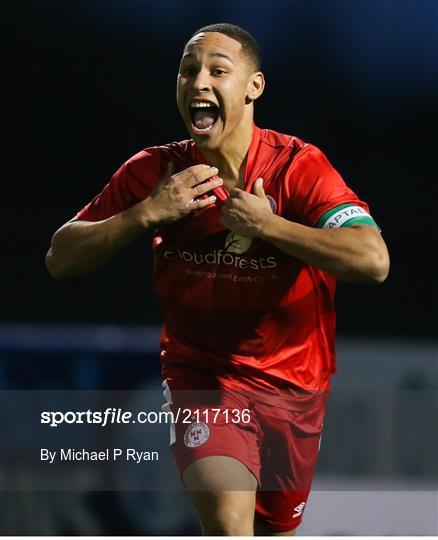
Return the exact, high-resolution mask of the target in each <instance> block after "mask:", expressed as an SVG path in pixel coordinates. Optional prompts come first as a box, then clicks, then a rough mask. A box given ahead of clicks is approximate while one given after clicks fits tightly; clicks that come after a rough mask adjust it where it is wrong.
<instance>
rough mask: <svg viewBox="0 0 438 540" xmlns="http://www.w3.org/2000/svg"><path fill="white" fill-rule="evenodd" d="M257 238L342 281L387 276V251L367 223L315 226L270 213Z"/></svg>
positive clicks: (380, 238) (363, 280)
mask: <svg viewBox="0 0 438 540" xmlns="http://www.w3.org/2000/svg"><path fill="white" fill-rule="evenodd" d="M259 237H260V238H263V239H264V240H266V241H268V242H271V243H272V244H274V245H275V246H276V247H278V248H279V249H281V250H282V251H284V252H286V253H288V254H289V255H292V256H293V257H296V258H297V259H300V260H301V261H303V262H305V263H307V264H312V265H313V266H316V267H317V268H320V269H321V270H323V271H324V272H327V273H328V274H331V275H332V276H334V277H335V278H337V279H339V280H341V281H358V282H369V283H382V282H383V281H384V280H385V279H386V277H387V276H388V272H389V256H388V250H387V248H386V245H385V242H384V241H383V239H382V236H381V234H380V232H379V231H378V229H377V228H376V227H373V226H370V225H353V226H351V227H344V228H338V229H318V228H314V227H307V226H306V225H300V224H299V223H294V222H292V221H288V220H287V219H284V218H282V217H280V216H277V215H275V214H271V216H270V217H269V219H267V220H266V221H265V223H264V224H263V225H261V227H260V232H259Z"/></svg>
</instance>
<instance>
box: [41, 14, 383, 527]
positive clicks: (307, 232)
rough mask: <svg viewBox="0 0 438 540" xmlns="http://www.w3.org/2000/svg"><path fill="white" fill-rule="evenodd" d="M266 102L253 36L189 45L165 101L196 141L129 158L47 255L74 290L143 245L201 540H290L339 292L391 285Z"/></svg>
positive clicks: (329, 174)
mask: <svg viewBox="0 0 438 540" xmlns="http://www.w3.org/2000/svg"><path fill="white" fill-rule="evenodd" d="M264 85H265V81H264V77H263V73H262V72H261V71H260V52H259V47H258V45H257V43H256V41H255V40H254V38H253V37H252V36H251V35H250V34H249V33H247V32H246V31H245V30H243V29H241V28H239V27H237V26H234V25H230V24H215V25H211V26H208V27H204V28H201V29H200V30H198V31H197V32H195V33H194V34H193V36H192V37H191V39H190V40H189V41H188V43H187V44H186V46H185V49H184V52H183V55H182V59H181V63H180V66H179V72H178V84H177V103H178V108H179V111H180V113H181V116H182V118H183V120H184V123H185V125H186V128H187V130H188V132H189V134H190V137H191V138H190V139H189V140H185V141H181V142H174V143H170V144H167V145H163V146H156V147H151V148H146V149H145V150H142V151H141V152H139V153H137V154H136V155H134V156H133V157H131V158H130V159H128V161H126V162H125V163H124V164H123V165H122V166H121V167H120V168H119V169H118V171H117V172H116V173H115V174H114V175H113V177H112V178H111V180H110V182H109V183H108V184H107V185H106V186H105V187H104V188H103V190H102V192H101V193H100V194H99V195H97V196H96V197H95V198H94V199H93V200H92V201H91V202H90V203H89V204H88V205H87V206H85V207H84V208H83V209H82V210H81V211H80V212H79V213H78V214H77V215H76V217H75V218H73V219H72V220H71V221H69V222H67V223H66V224H65V225H63V226H62V227H61V228H60V229H59V230H58V231H57V232H56V233H55V235H54V236H53V239H52V244H51V248H50V250H49V252H48V254H47V256H46V263H47V267H48V269H49V272H50V273H51V275H52V276H53V277H55V278H65V277H73V276H77V275H81V274H85V273H87V272H91V271H94V270H96V269H98V268H99V267H101V266H103V265H104V264H105V263H106V262H107V261H109V260H110V259H111V258H112V257H113V256H114V255H115V254H116V253H118V252H120V251H121V250H122V248H123V247H124V246H126V245H127V244H129V243H130V242H131V241H133V240H134V239H135V238H137V237H139V236H140V235H142V234H143V233H144V231H145V230H147V229H153V230H155V236H154V240H153V249H154V253H155V277H154V281H155V289H156V292H157V294H158V296H159V298H160V300H161V303H162V307H163V313H164V328H163V333H162V338H161V350H162V352H161V359H162V373H163V379H164V386H165V396H166V397H167V399H168V407H171V408H172V409H173V411H174V412H175V413H177V411H178V409H179V408H185V409H188V410H189V411H190V413H191V416H190V418H189V423H184V422H182V421H179V422H178V420H176V423H175V424H174V425H173V429H172V433H171V446H172V449H173V451H174V455H175V458H176V462H177V465H178V468H179V470H180V473H181V476H182V479H183V483H184V485H185V487H186V489H187V490H188V491H189V493H190V495H191V497H192V499H193V501H194V504H195V506H196V509H197V511H198V514H199V516H200V520H201V525H202V530H203V533H204V534H206V535H252V534H254V533H255V534H269V535H293V534H294V531H295V529H296V527H297V526H298V524H299V523H300V521H301V519H302V514H303V510H304V508H305V505H306V501H307V497H308V494H309V490H310V484H311V480H312V476H313V471H314V468H315V465H316V460H317V455H318V450H319V442H320V437H321V430H322V422H323V418H324V413H325V403H326V397H327V393H328V390H329V384H330V376H331V374H332V373H333V371H334V369H335V359H334V327H335V315H334V305H333V297H334V292H335V282H336V280H337V279H339V280H342V281H353V282H354V281H357V282H370V283H380V282H382V281H383V280H384V279H385V278H386V276H387V274H388V268H389V258H388V253H387V249H386V246H385V243H384V241H383V240H382V237H381V234H380V230H379V228H378V227H377V225H376V224H375V222H374V220H373V218H372V217H371V216H370V214H369V209H368V207H367V205H366V203H365V202H362V201H361V200H360V199H359V198H358V197H357V196H356V194H355V193H353V191H352V190H351V189H349V188H348V187H347V186H346V184H345V182H344V180H343V179H342V178H341V176H340V175H339V174H338V172H336V170H335V169H334V168H333V167H332V166H331V164H330V163H329V161H328V160H327V158H326V157H325V156H324V154H323V153H322V152H321V151H320V150H319V149H318V148H316V147H315V146H313V145H311V144H308V143H305V142H303V141H302V140H300V139H298V138H297V137H294V136H291V135H284V134H280V133H277V132H275V131H272V130H269V129H260V128H258V127H256V126H255V125H254V123H253V115H254V102H255V101H256V100H257V99H258V98H259V97H260V96H261V94H262V92H263V89H264ZM285 97H287V96H285V95H284V92H283V93H282V94H281V95H280V99H283V98H285Z"/></svg>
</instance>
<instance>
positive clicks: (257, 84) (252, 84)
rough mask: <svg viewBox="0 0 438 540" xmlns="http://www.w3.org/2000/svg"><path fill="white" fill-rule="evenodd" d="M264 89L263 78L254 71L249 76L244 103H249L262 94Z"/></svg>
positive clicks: (259, 72)
mask: <svg viewBox="0 0 438 540" xmlns="http://www.w3.org/2000/svg"><path fill="white" fill-rule="evenodd" d="M264 89H265V77H264V75H263V73H262V72H261V71H256V72H255V73H252V74H251V75H250V76H249V80H248V88H247V92H246V102H247V103H251V102H252V101H255V100H256V99H257V98H259V97H260V96H261V95H262V94H263V90H264Z"/></svg>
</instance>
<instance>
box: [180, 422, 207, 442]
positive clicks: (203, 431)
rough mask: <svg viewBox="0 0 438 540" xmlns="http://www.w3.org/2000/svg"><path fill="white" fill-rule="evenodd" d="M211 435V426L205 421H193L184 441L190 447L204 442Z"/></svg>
mask: <svg viewBox="0 0 438 540" xmlns="http://www.w3.org/2000/svg"><path fill="white" fill-rule="evenodd" d="M209 437H210V428H209V427H208V425H207V424H205V423H204V422H193V424H190V426H189V427H188V428H187V430H186V432H185V434H184V443H185V445H186V446H188V447H189V448H196V447H197V446H201V444H204V443H205V442H206V441H207V440H208V438H209Z"/></svg>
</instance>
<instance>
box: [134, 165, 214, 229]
mask: <svg viewBox="0 0 438 540" xmlns="http://www.w3.org/2000/svg"><path fill="white" fill-rule="evenodd" d="M174 170H175V167H174V165H173V163H171V162H170V163H169V164H168V168H167V171H166V174H165V176H164V178H163V179H162V180H161V182H160V183H159V184H158V185H157V186H156V187H155V189H154V190H153V191H152V193H151V195H150V196H149V197H148V198H147V199H146V200H145V201H144V204H145V205H146V207H147V210H148V214H149V218H150V220H151V221H152V222H153V223H154V225H160V224H162V223H168V222H170V221H176V220H178V219H180V218H182V217H184V216H186V215H188V214H190V213H191V212H193V211H194V210H199V209H201V208H205V207H206V206H209V205H210V204H213V203H214V202H215V201H216V196H215V195H210V196H208V197H203V195H204V194H207V193H208V192H209V191H211V190H213V189H215V188H217V187H219V186H221V185H222V184H223V180H222V178H218V177H217V173H218V169H217V168H216V167H210V165H194V166H193V167H189V168H188V169H185V170H184V171H181V172H179V173H176V174H173V173H174Z"/></svg>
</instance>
